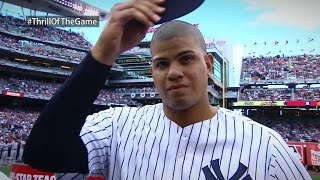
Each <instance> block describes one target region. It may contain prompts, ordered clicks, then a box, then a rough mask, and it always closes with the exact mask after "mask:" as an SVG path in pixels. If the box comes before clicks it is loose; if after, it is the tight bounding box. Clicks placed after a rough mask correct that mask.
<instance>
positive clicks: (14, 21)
mask: <svg viewBox="0 0 320 180" xmlns="http://www.w3.org/2000/svg"><path fill="white" fill-rule="evenodd" d="M0 31H2V32H8V33H10V34H16V35H20V36H24V37H31V38H37V39H39V40H42V41H51V42H54V43H59V44H62V45H66V46H70V47H78V48H82V49H89V48H91V47H92V45H91V44H90V43H89V42H88V41H87V40H85V39H84V38H83V36H81V34H79V33H76V32H72V31H66V30H62V29H59V28H55V27H51V26H28V25H26V23H25V20H23V19H19V18H15V17H12V16H3V15H1V14H0ZM48 32H50V33H48Z"/></svg>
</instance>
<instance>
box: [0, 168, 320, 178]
mask: <svg viewBox="0 0 320 180" xmlns="http://www.w3.org/2000/svg"><path fill="white" fill-rule="evenodd" d="M0 171H1V172H3V173H4V174H6V175H7V176H9V174H10V168H9V166H7V167H0ZM311 177H312V179H313V180H320V176H311Z"/></svg>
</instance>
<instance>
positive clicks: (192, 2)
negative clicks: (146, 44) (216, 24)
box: [156, 0, 204, 24]
mask: <svg viewBox="0 0 320 180" xmlns="http://www.w3.org/2000/svg"><path fill="white" fill-rule="evenodd" d="M203 2H204V0H166V1H165V2H164V3H163V4H162V7H164V8H166V10H165V12H164V13H163V14H162V15H161V19H160V21H159V22H157V23H156V24H162V23H164V22H167V21H171V20H173V19H176V18H179V17H182V16H184V15H186V14H189V13H190V12H192V11H194V10H195V9H197V8H198V7H199V6H200V5H201V4H202V3H203Z"/></svg>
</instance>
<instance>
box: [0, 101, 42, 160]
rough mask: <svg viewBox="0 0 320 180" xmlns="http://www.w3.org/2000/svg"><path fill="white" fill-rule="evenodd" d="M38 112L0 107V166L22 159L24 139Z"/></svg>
mask: <svg viewBox="0 0 320 180" xmlns="http://www.w3.org/2000/svg"><path fill="white" fill-rule="evenodd" d="M38 116H39V112H35V111H30V110H24V109H9V108H4V107H0V166H5V165H7V164H8V163H10V162H13V161H18V162H21V161H22V153H23V147H24V144H25V141H26V140H27V137H28V136H29V133H30V130H31V128H32V126H33V124H34V122H35V120H36V119H37V117H38Z"/></svg>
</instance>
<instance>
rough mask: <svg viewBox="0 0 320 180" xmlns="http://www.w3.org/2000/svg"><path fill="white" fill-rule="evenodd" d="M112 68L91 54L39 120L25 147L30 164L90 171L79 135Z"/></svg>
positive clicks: (51, 169)
mask: <svg viewBox="0 0 320 180" xmlns="http://www.w3.org/2000/svg"><path fill="white" fill-rule="evenodd" d="M110 69H111V66H107V65H103V64H101V63H99V62H98V61H96V60H95V59H93V57H92V55H91V53H88V54H87V56H86V57H85V58H84V59H83V61H82V62H81V63H80V64H79V66H78V67H77V68H76V70H75V71H74V72H73V73H72V75H71V76H70V77H69V78H68V79H67V80H66V81H65V82H64V83H63V85H62V87H60V89H59V90H58V91H57V92H56V93H55V94H54V95H53V97H52V98H51V100H50V101H49V102H48V103H47V105H46V106H45V108H44V109H43V111H42V112H41V114H40V116H39V118H38V120H37V121H36V123H35V125H34V127H33V129H32V131H31V133H30V135H29V138H28V141H27V143H26V146H25V151H24V157H23V160H24V162H25V163H26V164H29V165H31V166H33V167H35V168H38V169H40V170H45V171H53V172H81V173H86V172H87V171H88V168H87V154H86V149H85V146H84V145H83V143H82V141H81V139H80V137H79V133H80V130H81V128H82V126H83V124H84V121H85V118H86V116H87V115H88V113H89V111H90V109H91V108H92V105H93V102H94V100H95V99H96V98H97V96H98V94H99V92H100V90H101V88H102V87H103V86H104V84H105V82H106V79H107V75H108V73H109V72H110Z"/></svg>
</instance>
